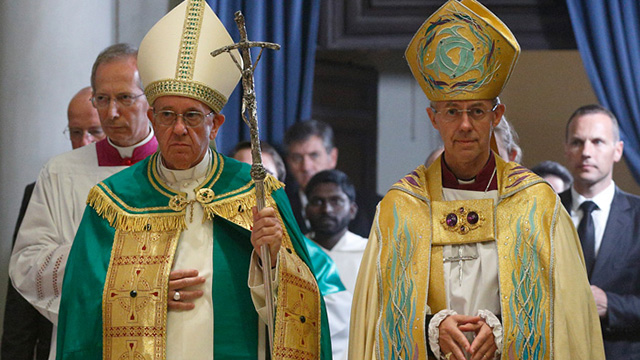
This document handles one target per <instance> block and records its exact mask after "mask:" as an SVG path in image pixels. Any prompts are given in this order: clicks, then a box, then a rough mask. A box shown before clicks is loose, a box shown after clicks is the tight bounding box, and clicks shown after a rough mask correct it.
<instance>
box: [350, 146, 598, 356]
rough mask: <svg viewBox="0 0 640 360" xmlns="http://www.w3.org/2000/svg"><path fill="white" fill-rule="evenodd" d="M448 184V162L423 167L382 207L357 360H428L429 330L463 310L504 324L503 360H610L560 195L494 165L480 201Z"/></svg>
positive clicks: (370, 248)
mask: <svg viewBox="0 0 640 360" xmlns="http://www.w3.org/2000/svg"><path fill="white" fill-rule="evenodd" d="M447 174H448V175H447ZM447 176H453V174H452V173H451V172H450V171H448V169H446V165H444V161H443V160H442V158H441V159H439V160H438V161H436V162H434V164H433V165H432V166H430V167H429V168H428V169H426V168H425V167H424V166H419V167H418V168H417V169H415V170H414V171H413V172H411V173H410V174H408V175H407V176H405V177H404V178H403V179H401V180H400V181H399V182H397V183H396V184H395V185H394V186H393V187H392V188H391V190H390V191H389V192H388V194H387V195H386V196H385V198H384V199H383V200H382V202H381V203H380V205H379V207H378V213H377V215H376V220H375V222H374V228H373V231H372V233H371V236H370V239H369V244H368V245H367V249H366V251H365V254H364V257H363V261H362V265H361V268H360V272H359V275H358V280H357V284H356V291H355V294H354V305H353V308H352V313H351V330H350V333H351V337H350V339H349V344H350V348H349V358H350V359H352V360H357V359H373V358H378V359H399V358H402V359H427V358H428V357H429V356H433V354H430V349H429V347H428V344H427V343H428V341H429V340H427V339H431V338H432V334H427V331H428V326H429V321H430V320H431V319H432V318H433V317H434V315H435V316H437V314H438V313H439V312H441V311H451V310H455V311H456V312H458V313H460V314H464V315H477V314H478V312H480V311H482V312H484V313H485V314H486V313H487V312H488V313H491V314H492V315H493V316H495V317H496V318H498V319H499V321H500V325H497V326H495V327H496V328H499V327H501V328H502V329H501V330H502V332H501V334H499V335H501V337H502V339H498V338H496V343H497V345H498V346H499V348H498V350H499V352H500V353H501V354H502V355H501V356H502V358H503V359H512V358H513V359H604V353H603V347H602V335H601V332H600V327H599V320H598V316H597V312H596V308H595V303H594V301H593V296H592V294H591V290H590V288H589V284H588V282H587V277H586V273H585V272H584V265H583V264H584V262H583V258H582V252H581V250H580V243H579V240H578V237H577V235H576V232H575V229H574V228H573V226H572V224H571V219H570V218H569V216H568V214H567V213H566V211H565V210H564V209H563V207H562V206H561V204H560V202H559V199H558V197H557V196H556V195H555V193H554V192H553V190H552V189H551V188H550V187H549V186H548V185H547V184H546V183H545V182H544V181H543V180H542V179H541V178H539V177H538V176H536V175H534V174H533V173H532V172H530V171H529V170H528V169H526V168H524V167H522V166H520V165H518V164H516V163H505V162H504V161H503V160H502V159H500V158H499V157H497V156H495V155H493V154H492V155H491V158H490V160H489V162H488V163H487V166H485V168H484V169H483V170H482V171H481V173H480V174H479V175H478V177H477V178H476V179H475V181H479V182H481V183H482V186H481V188H480V189H477V188H476V189H474V190H464V186H463V187H462V188H460V187H456V189H451V188H444V185H446V184H447V183H448V182H450V179H447ZM454 180H456V179H455V177H454ZM458 183H459V182H458ZM463 183H464V182H463ZM485 184H486V185H485ZM492 184H493V185H492ZM472 186H474V185H472ZM475 186H476V187H477V184H476V185H475ZM492 188H493V189H495V190H492ZM478 190H479V191H478ZM487 310H488V311H487ZM435 335H436V336H437V328H436V334H435ZM494 335H496V332H495V328H494ZM436 343H437V342H436ZM500 343H501V345H500ZM431 350H433V349H431ZM435 350H436V352H438V353H439V349H435Z"/></svg>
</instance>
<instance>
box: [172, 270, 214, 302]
mask: <svg viewBox="0 0 640 360" xmlns="http://www.w3.org/2000/svg"><path fill="white" fill-rule="evenodd" d="M204 281H205V279H204V277H202V276H198V270H196V269H187V270H184V269H181V270H173V271H172V272H171V273H170V274H169V293H168V294H167V297H168V300H169V301H168V303H167V305H168V306H167V307H168V308H169V310H191V309H193V308H194V307H195V304H194V303H193V302H192V301H191V300H195V299H197V298H199V297H202V295H203V294H204V292H203V291H202V290H185V289H188V288H189V287H192V286H196V285H200V284H204ZM176 292H177V293H178V294H179V295H176ZM176 299H177V300H176Z"/></svg>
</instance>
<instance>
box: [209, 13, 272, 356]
mask: <svg viewBox="0 0 640 360" xmlns="http://www.w3.org/2000/svg"><path fill="white" fill-rule="evenodd" d="M234 20H235V22H236V24H237V25H238V30H240V42H238V43H235V44H233V45H229V46H225V47H222V48H220V49H217V50H214V51H212V52H211V56H214V57H215V56H218V55H220V54H222V53H225V52H226V53H229V55H230V56H231V59H233V62H235V64H236V66H238V69H239V70H240V72H241V73H242V89H243V93H242V119H243V120H244V122H245V123H246V124H247V125H248V126H249V130H250V133H251V158H252V161H253V165H252V166H251V178H252V179H253V181H254V183H255V186H256V204H257V208H258V211H260V210H262V209H263V208H264V206H265V195H264V178H265V177H266V170H265V169H264V166H263V165H262V155H261V150H260V136H259V130H258V114H257V102H256V93H255V88H254V84H253V72H254V70H255V68H256V65H258V61H260V57H261V56H262V51H263V50H264V49H265V48H267V49H271V50H280V45H278V44H274V43H268V42H258V41H249V40H248V39H247V28H246V27H245V21H244V16H243V15H242V12H240V11H237V12H236V13H235V18H234ZM252 47H259V48H260V53H259V54H258V57H257V58H256V62H255V64H252V63H251V48H252ZM236 49H237V50H238V51H240V54H241V55H242V63H243V64H242V65H241V64H240V62H239V61H238V59H236V58H235V57H234V56H233V54H232V53H231V52H230V51H231V50H236ZM260 255H261V256H260V257H261V258H262V264H271V253H270V251H269V245H262V247H261V248H260ZM268 267H269V265H266V269H265V271H263V272H262V273H263V280H264V290H265V299H266V307H267V319H268V321H267V328H268V329H269V346H270V348H271V350H273V326H274V317H273V316H274V315H273V313H274V299H273V290H272V289H271V271H269V268H268Z"/></svg>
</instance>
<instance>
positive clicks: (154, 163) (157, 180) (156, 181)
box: [147, 152, 187, 198]
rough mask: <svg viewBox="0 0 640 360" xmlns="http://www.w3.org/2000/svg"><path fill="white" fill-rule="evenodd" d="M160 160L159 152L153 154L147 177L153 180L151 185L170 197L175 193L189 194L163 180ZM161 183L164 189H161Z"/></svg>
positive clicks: (150, 180)
mask: <svg viewBox="0 0 640 360" xmlns="http://www.w3.org/2000/svg"><path fill="white" fill-rule="evenodd" d="M158 161H160V153H159V152H157V153H155V154H154V155H153V157H152V158H151V160H149V163H148V165H147V166H148V168H147V177H148V178H149V182H151V185H152V186H153V188H154V189H156V190H157V191H158V192H159V193H161V194H162V195H164V196H166V197H168V198H170V197H172V196H173V195H175V194H179V195H182V196H185V197H186V196H187V194H186V193H184V192H180V191H175V190H173V189H171V188H170V187H169V186H167V184H165V183H164V182H163V181H162V180H161V179H162V178H161V177H160V174H158ZM159 185H160V186H162V187H163V188H164V189H161V188H160V186H159ZM165 190H166V191H165Z"/></svg>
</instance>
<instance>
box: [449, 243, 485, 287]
mask: <svg viewBox="0 0 640 360" xmlns="http://www.w3.org/2000/svg"><path fill="white" fill-rule="evenodd" d="M456 247H457V248H458V256H454V257H446V258H444V262H450V263H453V262H457V263H458V266H459V269H458V270H459V272H460V275H459V281H460V286H462V266H464V262H465V261H471V260H475V259H477V258H478V255H462V246H456Z"/></svg>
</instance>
